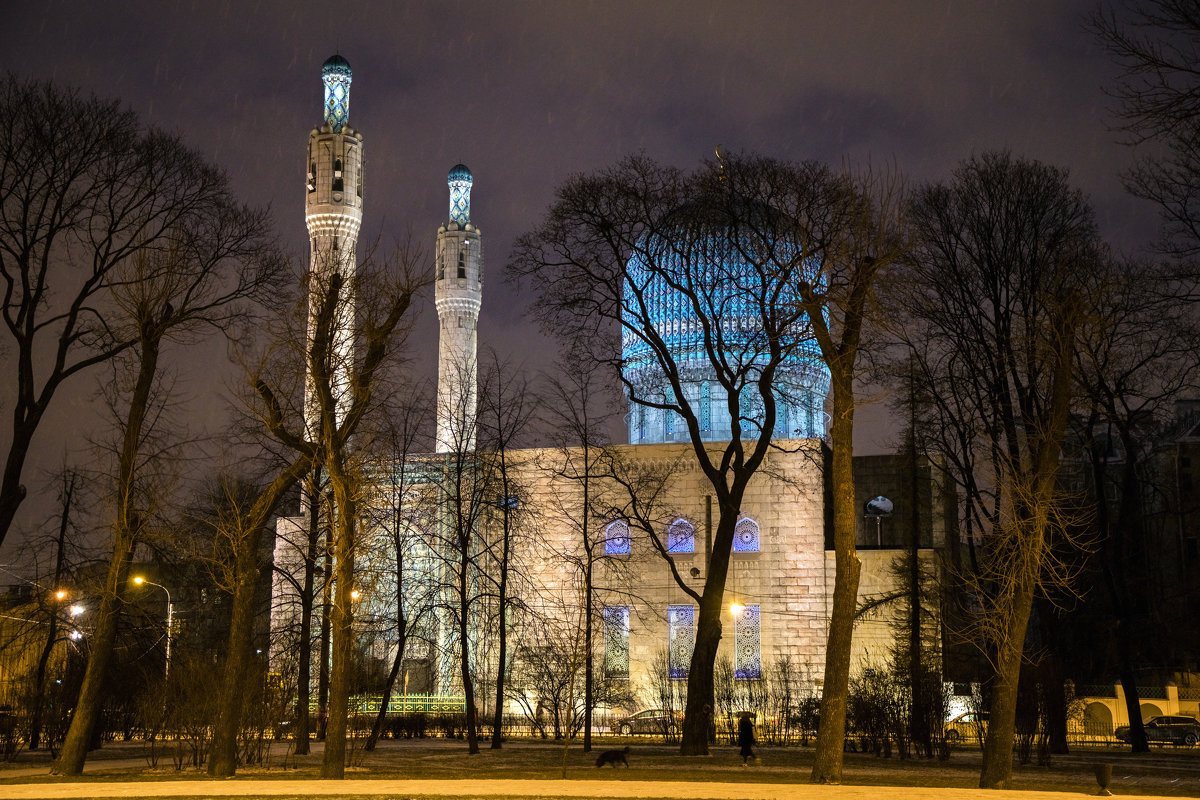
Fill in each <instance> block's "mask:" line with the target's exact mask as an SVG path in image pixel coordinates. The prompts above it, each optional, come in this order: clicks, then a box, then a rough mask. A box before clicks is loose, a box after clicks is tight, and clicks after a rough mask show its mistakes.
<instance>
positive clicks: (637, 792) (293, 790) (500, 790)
mask: <svg viewBox="0 0 1200 800" xmlns="http://www.w3.org/2000/svg"><path fill="white" fill-rule="evenodd" d="M239 795H250V796H255V795H263V796H290V797H305V796H308V797H318V796H322V795H352V796H353V795H389V796H392V797H396V796H402V797H423V796H428V797H505V796H513V795H516V796H524V797H561V798H573V797H590V798H680V799H681V800H759V799H760V798H761V799H762V800H879V799H880V798H888V800H968V799H969V800H985V799H986V800H1075V799H1076V798H1083V797H1094V796H1095V795H1094V794H1086V793H1084V792H1021V791H1004V792H1001V791H985V790H983V789H946V788H921V787H908V786H904V787H884V786H818V785H814V784H778V783H721V782H712V783H697V782H667V781H596V780H578V781H552V780H494V781H489V780H460V781H455V780H437V781H434V780H413V781H405V780H343V781H325V780H275V781H261V780H237V779H230V780H199V781H148V782H147V781H136V782H107V781H105V782H90V783H37V784H20V785H9V786H0V798H3V800H8V799H9V798H12V800H35V799H36V798H48V799H55V798H88V797H138V798H148V797H179V796H193V797H195V796H199V797H236V796H239ZM1140 800H1155V798H1154V797H1153V796H1149V795H1141V796H1140Z"/></svg>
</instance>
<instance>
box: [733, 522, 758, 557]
mask: <svg viewBox="0 0 1200 800" xmlns="http://www.w3.org/2000/svg"><path fill="white" fill-rule="evenodd" d="M733 551H734V552H735V553H757V552H758V523H757V522H755V521H754V520H752V519H744V520H742V521H741V522H739V523H738V524H737V527H736V528H734V529H733Z"/></svg>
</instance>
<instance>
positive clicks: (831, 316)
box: [783, 172, 908, 783]
mask: <svg viewBox="0 0 1200 800" xmlns="http://www.w3.org/2000/svg"><path fill="white" fill-rule="evenodd" d="M854 184H855V185H854V189H853V200H852V201H851V202H849V203H847V204H846V206H845V207H843V209H842V212H843V214H844V216H843V217H842V218H841V219H840V223H841V224H840V225H839V227H838V229H837V230H836V235H835V236H834V237H833V238H832V241H831V242H830V244H829V246H827V247H826V248H825V250H824V252H823V253H822V257H821V259H820V260H819V261H818V262H816V263H817V264H818V265H819V266H818V268H817V270H816V273H815V274H811V275H805V274H804V273H803V272H800V271H799V270H796V271H797V272H799V277H798V281H797V288H798V291H799V295H800V297H799V306H800V308H802V309H803V310H804V312H805V314H806V316H807V317H808V319H809V320H811V325H812V329H813V336H814V338H815V339H816V342H817V346H818V348H820V352H821V356H822V358H823V359H824V361H825V364H826V365H827V367H828V369H829V374H830V389H831V395H832V396H831V418H832V421H831V424H830V430H829V443H830V447H831V449H832V451H833V453H832V459H831V466H830V472H831V476H830V477H831V483H832V486H833V491H832V499H833V547H834V564H835V566H834V571H835V572H834V584H833V603H832V609H831V615H830V620H829V636H828V641H827V644H826V647H825V683H824V686H823V689H822V693H821V721H820V725H819V727H818V729H817V750H816V754H815V758H814V760H813V769H812V777H813V780H814V781H818V782H822V783H838V782H840V781H841V779H842V753H843V751H844V746H843V743H844V741H845V735H846V699H847V695H848V691H849V689H848V687H849V681H850V654H851V644H852V641H853V637H854V616H855V610H856V606H857V603H858V583H859V573H860V571H861V562H860V561H859V558H858V554H857V553H856V552H855V547H854V537H855V532H856V530H857V527H856V526H857V519H858V508H857V507H856V503H855V500H854V411H855V409H856V407H857V405H858V403H857V401H856V398H855V391H854V385H855V381H856V380H857V379H858V377H859V372H860V367H859V363H858V360H859V352H860V350H861V349H862V342H863V337H864V329H865V327H866V326H867V325H868V324H869V317H870V316H871V314H872V313H873V309H874V297H875V286H876V283H877V281H878V279H879V277H880V275H881V274H882V272H883V270H884V269H886V268H887V267H889V266H891V265H892V264H893V263H894V262H895V261H896V260H897V259H899V258H900V257H901V256H902V255H904V254H905V252H906V248H907V246H908V242H907V231H906V230H905V227H904V226H905V221H904V212H903V205H904V202H905V195H904V191H903V187H902V185H901V182H900V179H899V176H898V175H896V174H895V173H894V172H893V173H890V174H888V173H870V172H868V173H866V174H865V175H863V176H861V177H860V178H859V179H857V180H856V181H855V182H854ZM787 197H788V198H789V199H791V198H804V194H803V191H802V190H800V189H799V188H795V189H793V190H792V191H791V193H789V194H788V195H787ZM783 210H784V212H785V213H787V214H789V215H790V216H799V215H800V214H801V213H803V211H804V209H803V208H802V207H801V208H789V207H788V206H787V205H785V206H784V209H783ZM787 266H791V265H790V264H788V265H787ZM793 269H796V268H795V267H793Z"/></svg>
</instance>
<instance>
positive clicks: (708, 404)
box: [700, 381, 712, 432]
mask: <svg viewBox="0 0 1200 800" xmlns="http://www.w3.org/2000/svg"><path fill="white" fill-rule="evenodd" d="M711 429H712V388H711V387H710V386H709V385H708V381H705V382H704V383H702V384H700V430H702V431H705V432H707V431H709V430H711Z"/></svg>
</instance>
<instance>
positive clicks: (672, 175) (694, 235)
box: [509, 156, 852, 755]
mask: <svg viewBox="0 0 1200 800" xmlns="http://www.w3.org/2000/svg"><path fill="white" fill-rule="evenodd" d="M787 192H793V194H791V195H788V194H786V193H787ZM851 194H852V193H850V192H848V191H847V185H846V182H845V181H844V180H843V179H841V178H840V177H839V176H836V175H835V174H833V173H832V172H831V171H830V170H828V169H827V168H825V167H822V166H819V165H817V164H813V163H803V164H794V165H782V164H779V163H778V162H774V161H770V160H769V159H763V158H757V157H753V156H746V157H740V156H739V157H736V158H721V159H719V160H718V161H714V162H708V163H705V164H704V165H702V166H701V168H700V169H698V170H697V171H696V172H695V173H693V174H691V175H685V174H683V173H681V172H680V171H679V170H675V169H670V168H666V167H662V166H660V165H658V164H655V163H654V162H652V161H650V160H649V159H646V158H643V157H632V158H629V159H626V160H625V161H623V162H621V163H620V164H618V165H617V166H616V167H613V168H611V169H609V170H607V171H605V172H602V173H600V174H598V175H594V176H577V177H575V178H572V179H570V180H568V181H567V183H566V184H564V185H563V186H562V187H560V188H559V190H558V193H557V199H556V201H555V203H554V205H553V206H552V207H551V210H550V212H549V214H548V216H547V218H546V220H545V221H544V222H543V223H542V225H541V226H540V227H538V228H537V229H535V230H534V231H533V232H531V233H527V234H526V235H524V236H522V237H521V238H520V239H519V240H518V242H517V244H516V247H515V255H514V260H513V263H512V264H511V265H510V267H509V268H510V271H511V274H512V275H514V276H515V277H518V278H529V279H531V280H532V282H533V284H534V286H535V288H536V291H537V293H538V300H537V303H536V305H535V312H536V313H537V315H538V317H539V319H540V320H541V321H542V322H543V324H545V325H546V326H547V327H549V328H550V329H551V330H553V331H555V332H557V333H560V334H563V335H565V336H566V337H567V338H569V339H578V338H581V337H586V336H592V337H600V338H603V339H604V341H606V342H607V343H608V344H609V345H610V348H611V349H610V350H609V351H608V352H607V353H606V354H604V355H603V356H602V358H603V359H604V363H605V364H606V365H607V366H608V367H609V368H610V369H611V370H612V372H613V373H614V374H616V375H619V376H620V379H621V381H622V384H623V386H624V389H625V392H626V395H627V396H628V398H629V399H630V401H631V402H632V403H633V404H634V405H635V406H637V407H642V408H645V409H647V410H652V411H655V412H657V413H660V414H665V415H668V418H670V419H672V420H677V421H678V423H679V426H680V429H681V430H683V431H686V435H687V439H688V440H689V441H690V443H691V445H692V451H693V453H694V455H695V457H696V460H697V463H698V464H699V468H700V470H701V471H702V473H703V474H704V477H705V479H706V480H707V482H708V483H709V484H710V485H711V486H712V488H713V496H714V498H715V499H716V504H717V508H718V514H717V523H716V529H715V532H714V536H713V545H712V552H711V554H709V556H710V557H709V558H708V560H707V563H708V574H707V575H706V576H705V582H704V586H703V588H702V589H701V590H699V591H697V590H696V589H695V588H693V586H691V585H689V583H690V582H689V581H686V580H683V579H682V578H681V577H679V576H678V575H676V582H677V584H678V585H679V586H680V588H681V589H682V590H683V591H684V592H685V593H686V594H687V595H688V596H689V597H691V598H692V599H693V600H694V601H696V602H697V604H698V605H699V620H698V624H697V629H696V642H695V648H694V650H693V656H692V662H691V667H690V669H689V671H688V706H687V715H686V718H685V721H684V732H683V741H682V745H681V752H683V753H684V754H688V755H697V754H704V753H707V752H708V722H707V719H706V716H707V715H706V714H705V710H704V709H705V706H708V707H709V708H711V707H712V693H713V689H712V686H713V664H714V661H715V659H716V653H717V645H718V643H719V642H720V638H721V614H722V601H723V597H724V592H725V583H726V579H727V576H728V570H729V562H730V553H731V550H732V545H733V538H734V528H735V526H736V525H737V522H738V517H739V514H740V513H741V504H742V498H743V497H744V495H745V491H746V487H747V485H748V484H749V482H750V480H751V478H752V477H753V476H754V474H755V473H756V472H757V471H758V468H759V467H760V466H761V465H762V463H763V459H764V458H765V456H766V454H767V452H768V451H769V449H770V447H771V440H772V437H773V436H774V435H775V434H776V430H777V423H780V422H782V420H783V415H781V414H780V408H781V403H782V402H783V401H784V399H785V398H786V396H787V394H788V392H789V391H790V389H789V382H788V381H786V380H784V378H785V375H792V376H793V377H797V380H799V381H800V382H802V383H809V384H812V385H814V387H816V386H819V385H820V384H823V383H824V382H825V381H827V377H826V375H825V374H824V372H823V367H821V365H820V363H819V357H818V354H817V353H816V352H815V349H814V347H813V345H812V341H811V336H812V329H811V326H810V324H809V319H808V316H807V314H806V313H805V311H804V310H803V308H801V304H800V302H799V300H800V298H799V297H798V295H797V294H796V287H797V285H798V284H799V283H800V281H802V280H811V279H813V277H814V275H813V271H814V267H813V265H814V264H816V263H819V262H820V260H821V258H823V257H824V252H825V249H826V247H827V246H829V244H830V243H831V232H833V231H837V230H839V229H840V224H839V223H840V221H841V214H842V212H843V210H844V209H845V208H846V200H847V198H848V197H850V196H851ZM781 195H782V196H783V197H784V199H785V200H786V201H787V202H786V205H787V208H786V210H784V211H782V212H781V211H780V210H778V209H777V208H776V204H777V201H779V200H780V197H781ZM764 232H765V233H766V235H764ZM666 308H672V309H677V311H678V314H682V315H683V316H685V317H686V319H685V320H684V322H686V325H685V326H684V327H683V328H681V329H680V330H675V329H669V328H668V327H667V324H668V323H669V322H671V321H672V320H666V319H664V318H663V316H662V313H661V312H662V311H663V310H664V309H666ZM618 341H621V342H623V348H618V347H616V346H615V345H616V343H617V342H618ZM622 350H624V352H622ZM697 369H699V370H702V371H703V372H704V373H705V374H706V375H709V376H710V377H709V378H708V379H709V380H712V381H713V385H714V386H719V395H723V412H722V413H725V414H727V415H728V419H729V425H730V429H729V439H728V440H727V441H726V442H724V443H723V444H715V443H713V442H711V441H709V440H710V439H712V438H713V437H712V435H711V433H709V431H707V430H706V426H705V425H703V424H702V418H703V413H702V411H701V398H700V397H699V396H697V395H696V394H695V392H694V391H693V387H692V386H691V385H690V383H689V381H690V379H691V377H692V375H693V374H694V373H695V371H696V370H697ZM799 376H802V377H799ZM819 393H820V394H823V393H824V392H823V389H822V390H821V391H820V392H819ZM719 402H720V401H719ZM787 433H790V431H788V432H787Z"/></svg>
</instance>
